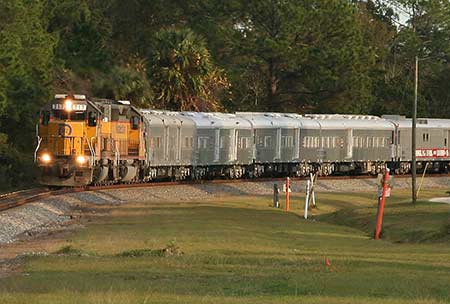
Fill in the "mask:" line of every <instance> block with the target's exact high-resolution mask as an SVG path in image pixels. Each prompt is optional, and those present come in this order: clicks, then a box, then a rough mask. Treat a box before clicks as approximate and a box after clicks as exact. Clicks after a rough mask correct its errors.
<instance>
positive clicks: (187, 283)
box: [0, 190, 450, 304]
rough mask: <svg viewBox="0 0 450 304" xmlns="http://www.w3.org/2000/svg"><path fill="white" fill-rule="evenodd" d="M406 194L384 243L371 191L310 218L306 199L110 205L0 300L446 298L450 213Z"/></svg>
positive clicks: (35, 262)
mask: <svg viewBox="0 0 450 304" xmlns="http://www.w3.org/2000/svg"><path fill="white" fill-rule="evenodd" d="M408 195H409V193H407V192H402V191H397V193H396V196H394V197H393V198H390V199H389V200H388V201H387V206H386V217H385V233H384V237H385V239H384V240H381V241H374V240H372V239H371V238H370V237H369V236H370V235H371V234H372V231H373V228H374V227H373V222H374V219H375V212H376V206H375V202H374V197H373V194H371V193H370V194H369V193H359V194H323V193H319V194H317V197H318V209H316V210H313V211H312V214H313V218H312V219H311V220H308V221H305V220H304V219H303V217H302V211H301V209H303V208H302V206H301V204H300V201H301V199H302V198H301V197H297V198H294V199H293V202H292V205H293V207H294V208H293V209H294V212H291V213H285V212H283V211H282V210H277V209H274V208H271V207H269V206H268V205H269V204H270V197H262V196H261V197H234V198H233V197H229V198H222V199H217V200H214V201H210V202H201V203H168V204H145V203H141V204H128V205H123V206H120V207H113V208H114V209H113V210H112V212H111V214H109V215H107V216H105V215H102V216H98V217H96V218H95V219H94V220H93V221H92V222H90V223H89V224H88V226H87V228H86V229H83V230H81V231H79V232H78V233H76V234H73V235H71V236H70V237H68V239H67V240H64V241H61V244H59V245H58V247H57V248H50V249H49V250H51V251H52V252H56V251H58V250H59V251H61V252H65V253H66V254H63V255H57V254H52V255H50V256H47V257H29V258H27V259H26V263H25V269H24V273H22V274H18V275H17V276H14V277H10V278H7V279H4V280H1V281H0V303H326V304H332V303H405V304H406V303H448V302H450V242H449V237H448V235H449V232H448V228H449V214H450V206H449V205H445V204H431V203H425V202H420V203H419V204H418V205H417V206H415V207H413V206H411V205H410V204H408V203H407V196H408ZM443 195H445V193H444V191H443V190H441V191H428V192H423V193H422V197H423V198H427V197H432V196H443ZM446 229H447V230H446ZM168 244H171V245H172V247H179V249H180V250H181V251H182V252H183V253H184V254H182V255H164V254H161V249H162V248H165V247H167V246H168ZM65 246H71V247H69V248H68V247H65ZM131 250H135V251H131ZM325 258H328V259H329V260H330V262H331V266H329V267H327V266H326V265H325V262H324V261H325Z"/></svg>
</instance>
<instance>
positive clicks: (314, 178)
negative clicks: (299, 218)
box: [308, 173, 317, 208]
mask: <svg viewBox="0 0 450 304" xmlns="http://www.w3.org/2000/svg"><path fill="white" fill-rule="evenodd" d="M310 178H311V186H310V188H309V192H310V193H311V197H310V199H312V205H313V208H315V207H316V193H315V191H314V184H315V183H316V179H317V173H314V175H313V174H312V173H311V174H310ZM308 205H309V201H308Z"/></svg>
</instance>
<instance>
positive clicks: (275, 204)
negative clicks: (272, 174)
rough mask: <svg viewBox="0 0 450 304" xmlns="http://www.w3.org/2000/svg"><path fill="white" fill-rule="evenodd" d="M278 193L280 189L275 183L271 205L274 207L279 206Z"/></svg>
mask: <svg viewBox="0 0 450 304" xmlns="http://www.w3.org/2000/svg"><path fill="white" fill-rule="evenodd" d="M279 193H280V189H279V188H278V185H277V184H273V206H274V207H275V208H280V200H279V197H278V194H279Z"/></svg>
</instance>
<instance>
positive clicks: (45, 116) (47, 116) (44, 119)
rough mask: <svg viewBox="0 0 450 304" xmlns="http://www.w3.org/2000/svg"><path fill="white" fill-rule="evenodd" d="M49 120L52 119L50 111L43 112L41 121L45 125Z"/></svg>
mask: <svg viewBox="0 0 450 304" xmlns="http://www.w3.org/2000/svg"><path fill="white" fill-rule="evenodd" d="M49 121H50V112H48V111H45V112H44V113H42V120H41V123H42V124H43V125H44V126H47V125H48V122H49Z"/></svg>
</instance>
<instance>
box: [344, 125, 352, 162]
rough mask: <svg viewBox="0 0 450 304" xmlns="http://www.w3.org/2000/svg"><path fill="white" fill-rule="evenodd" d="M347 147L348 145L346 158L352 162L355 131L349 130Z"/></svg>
mask: <svg viewBox="0 0 450 304" xmlns="http://www.w3.org/2000/svg"><path fill="white" fill-rule="evenodd" d="M346 141H347V143H346V144H347V145H346V153H345V154H346V155H345V158H346V159H347V160H351V159H352V158H353V129H348V130H347V140H346Z"/></svg>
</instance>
